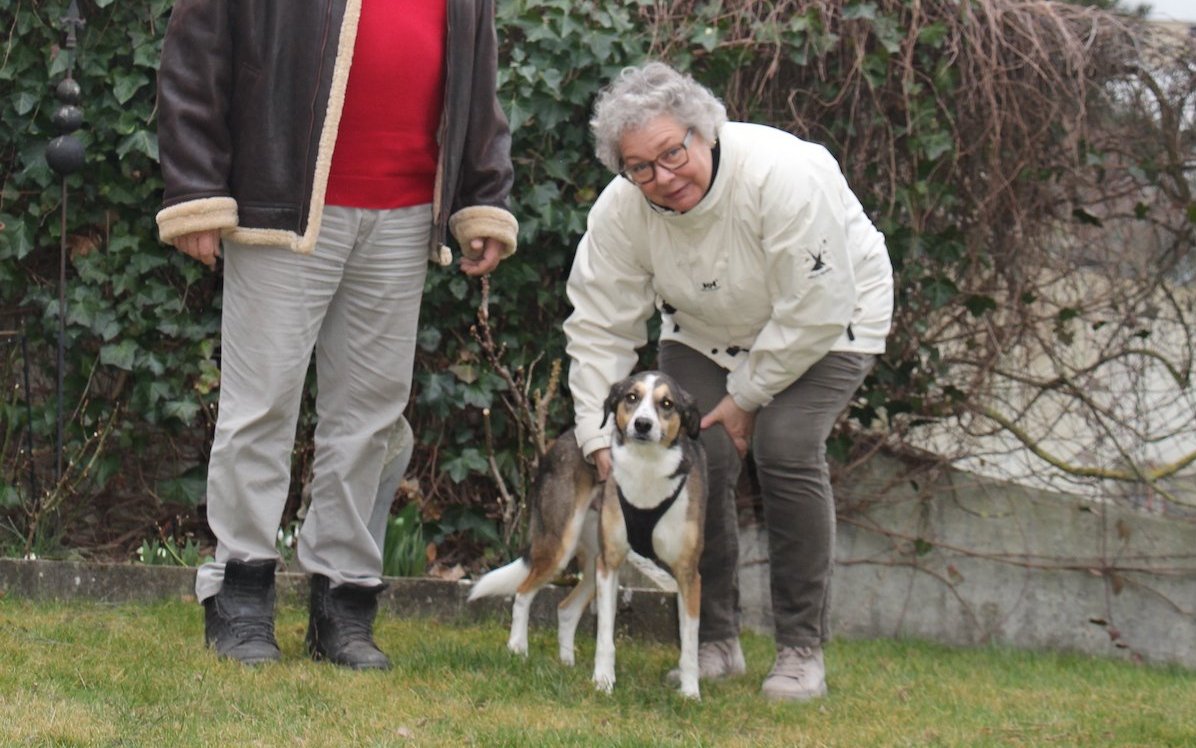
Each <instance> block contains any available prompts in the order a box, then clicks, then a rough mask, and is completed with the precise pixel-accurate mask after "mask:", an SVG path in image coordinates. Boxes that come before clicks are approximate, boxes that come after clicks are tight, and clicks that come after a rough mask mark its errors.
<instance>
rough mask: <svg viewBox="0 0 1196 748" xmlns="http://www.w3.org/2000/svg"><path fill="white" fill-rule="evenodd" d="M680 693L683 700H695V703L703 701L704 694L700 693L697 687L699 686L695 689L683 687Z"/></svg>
mask: <svg viewBox="0 0 1196 748" xmlns="http://www.w3.org/2000/svg"><path fill="white" fill-rule="evenodd" d="M679 693H680V694H681V696H682V697H683V698H686V699H692V700H694V701H701V700H702V694H700V693H698V687H697V686H694V687H693V688H685V687H684V686H683V687H682V688H681V689H680V691H679Z"/></svg>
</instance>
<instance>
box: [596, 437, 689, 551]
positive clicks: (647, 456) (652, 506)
mask: <svg viewBox="0 0 1196 748" xmlns="http://www.w3.org/2000/svg"><path fill="white" fill-rule="evenodd" d="M681 458H682V455H681V450H679V449H661V448H659V447H658V446H655V445H653V446H651V447H648V446H645V447H641V448H636V447H635V446H630V447H628V446H624V447H617V448H616V454H615V455H614V471H613V472H614V475H613V478H614V480H615V481H616V483H617V484H618V487H619V493H620V496H621V499H622V501H624V502H626V506H625V507H624V521H625V522H626V524H627V531H628V542H629V544H630V545H631V547H632V548H633V549H634V550H636V551H637V552H638V553H640V554H641V555H646V556H649V557H652V556H655V557H656V558H658V559H660V560H661V561H663V562H664V563H666V564H668V565H670V566H671V565H673V563H674V562H675V561H676V560H677V559H678V558H679V557H680V556H681V554H682V551H683V549H684V547H685V542H686V540H685V539H686V531H685V521H686V515H687V514H688V505H689V491H688V486H687V485H686V482H687V479H688V475H687V473H685V472H681V473H678V468H679V467H680V466H681ZM658 512H659V513H658ZM637 544H638V545H639V546H640V547H637ZM648 544H650V548H645V547H643V546H645V545H648Z"/></svg>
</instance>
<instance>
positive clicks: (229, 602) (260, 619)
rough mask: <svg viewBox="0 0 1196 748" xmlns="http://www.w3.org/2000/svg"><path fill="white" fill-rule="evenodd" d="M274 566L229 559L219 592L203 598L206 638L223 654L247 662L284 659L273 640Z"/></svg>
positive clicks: (260, 562)
mask: <svg viewBox="0 0 1196 748" xmlns="http://www.w3.org/2000/svg"><path fill="white" fill-rule="evenodd" d="M274 566H275V563H274V561H273V560H267V561H229V562H228V563H227V564H225V566H224V582H223V584H222V585H221V586H220V591H219V592H217V593H216V594H215V595H213V596H212V597H209V598H208V599H207V600H204V601H203V608H204V616H203V638H204V644H205V645H206V646H209V647H212V648H213V649H215V650H216V654H217V655H219V656H221V657H228V658H230V659H234V660H239V661H241V662H243V663H245V664H246V665H259V664H261V663H263V662H277V661H278V660H280V659H282V653H281V652H279V651H278V642H277V641H275V639H274Z"/></svg>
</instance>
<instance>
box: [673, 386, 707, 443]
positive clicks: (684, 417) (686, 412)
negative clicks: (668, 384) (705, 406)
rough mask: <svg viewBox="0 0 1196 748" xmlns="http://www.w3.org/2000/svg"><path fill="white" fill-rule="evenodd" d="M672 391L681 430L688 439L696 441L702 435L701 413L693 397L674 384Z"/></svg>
mask: <svg viewBox="0 0 1196 748" xmlns="http://www.w3.org/2000/svg"><path fill="white" fill-rule="evenodd" d="M673 391H674V394H676V397H675V398H674V399H675V400H676V401H677V412H678V413H680V414H681V428H683V429H685V433H686V434H687V435H688V436H689V438H690V439H697V438H698V437H699V436H701V434H702V411H700V410H698V404H697V403H696V402H695V401H694V399H693V396H692V395H690V394H689V393H688V392H686V391H685V390H683V389H681V388H680V387H679V386H677V385H676V384H675V383H674V385H673Z"/></svg>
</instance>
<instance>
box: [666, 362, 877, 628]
mask: <svg viewBox="0 0 1196 748" xmlns="http://www.w3.org/2000/svg"><path fill="white" fill-rule="evenodd" d="M875 362H876V356H874V355H872V354H862V353H828V354H827V355H826V356H824V357H823V358H822V359H820V360H819V361H818V363H816V364H814V366H812V367H810V369H809V370H808V371H806V373H805V374H803V375H802V376H801V378H799V379H798V380H797V381H796V382H794V383H793V384H791V385H790V386H789V387H788V388H786V389H785V390H783V391H782V392H780V393H779V394H778V395H777V396H776V397H775V398H773V400H772V402H770V403H769V404H768V405H766V406H764V407H763V408H761V409H760V410H759V411H757V412H756V422H755V431H754V433H753V435H752V441H751V453H752V457H753V459H754V460H755V464H756V474H757V477H758V479H759V482H760V492H761V499H762V502H763V505H764V521H765V524H766V526H767V532H768V548H769V581H770V584H771V595H772V612H773V619H774V625H775V636H776V642H777V644H778V645H779V646H788V647H809V646H821V645H822V644H823V643H824V642H826V641H827V640H828V639H829V638H830V625H829V611H830V587H831V573H832V571H833V567H834V555H835V501H834V496H833V495H832V494H831V484H830V473H829V470H828V468H827V464H826V439H827V437H828V436H829V435H830V432H831V428H832V427H833V426H834V424H835V421H836V420H838V418H839V416H840V414H842V412H843V411H844V409H845V408H846V407H847V405H848V403H849V402H850V401H851V398H852V396H853V395H854V394H855V392H856V390H857V389H858V388H859V386H860V384H861V383H862V382H863V381H864V378H865V377H866V376H867V375H868V372H869V371H871V370H872V367H873V365H874V364H875ZM658 366H659V367H660V369H661V371H663V372H665V373H666V374H668V375H669V376H671V377H673V378H674V379H676V380H677V382H678V384H680V385H681V387H682V388H684V389H685V390H687V391H688V392H689V393H690V394H691V395H692V396H693V397H694V398H695V399H696V400H697V403H698V407H699V408H700V409H701V411H702V413H704V414H705V413H708V412H710V410H712V409H713V408H714V406H715V405H717V404H718V402H719V401H720V400H722V399H723V397H724V396H725V395H726V394H727V389H726V383H727V374H728V372H727V370H726V369H723V368H722V367H720V366H719V365H718V364H716V363H714V362H713V361H711V360H710V359H708V358H707V357H706V356H704V355H702V354H701V353H698V352H697V351H695V350H693V349H692V348H689V347H687V346H685V345H682V344H680V343H676V342H673V341H666V342H664V343H662V344H661V346H660V354H659V359H658ZM701 441H702V444H703V446H704V447H705V448H706V457H707V464H708V467H709V477H708V483H709V489H710V495H709V500H708V503H707V507H706V529H705V548H704V550H703V552H702V560H701V563H700V564H699V572H700V573H701V575H702V609H701V622H700V625H699V629H698V638H699V640H700V641H702V642H711V641H720V640H724V639H731V638H735V637H738V636H739V576H738V565H739V521H738V513H737V511H736V507H735V495H736V485H737V483H738V481H739V473H740V469H741V467H742V464H743V463H742V460H741V459H740V458H739V455H738V454H737V453H736V451H735V446H734V444H732V442H731V439H730V437H729V436H728V435H727V432H726V430H724V429H723V428H722V427H721V426H715V427H713V428H709V429H706V430H705V431H703V432H702V437H701Z"/></svg>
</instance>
